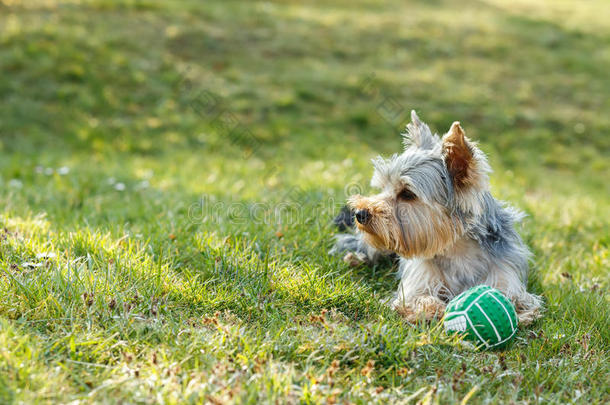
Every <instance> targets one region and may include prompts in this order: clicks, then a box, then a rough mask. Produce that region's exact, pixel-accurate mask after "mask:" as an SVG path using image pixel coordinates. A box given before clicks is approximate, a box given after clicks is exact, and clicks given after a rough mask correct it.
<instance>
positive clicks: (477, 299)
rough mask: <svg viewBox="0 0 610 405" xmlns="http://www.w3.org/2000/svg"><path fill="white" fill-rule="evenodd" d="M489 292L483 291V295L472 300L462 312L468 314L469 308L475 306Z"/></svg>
mask: <svg viewBox="0 0 610 405" xmlns="http://www.w3.org/2000/svg"><path fill="white" fill-rule="evenodd" d="M490 292H491V291H489V290H487V291H485V292H484V293H483V294H481V295H479V296H478V297H477V298H475V299H474V301H472V302H471V303H470V304H468V306H467V307H466V309H465V310H464V311H465V312H468V311H469V310H470V308H471V307H472V306H473V305H474V304H476V303H477V302H479V300H480V299H481V298H483V297H484V296H486V295H487V294H489V293H490Z"/></svg>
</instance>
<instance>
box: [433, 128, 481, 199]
mask: <svg viewBox="0 0 610 405" xmlns="http://www.w3.org/2000/svg"><path fill="white" fill-rule="evenodd" d="M443 156H444V158H445V164H446V165H447V170H448V171H449V173H450V174H451V177H452V178H453V184H454V186H455V187H456V188H457V189H464V188H467V187H469V186H478V187H483V186H484V184H485V183H486V181H487V173H488V172H489V166H488V164H487V160H486V159H485V155H483V153H482V152H481V151H480V150H479V149H478V148H477V147H476V145H475V144H474V143H473V142H471V141H470V140H468V138H466V135H465V133H464V130H463V129H462V127H461V126H460V123H459V122H458V121H456V122H454V123H453V124H451V128H450V129H449V132H447V134H445V136H444V137H443Z"/></svg>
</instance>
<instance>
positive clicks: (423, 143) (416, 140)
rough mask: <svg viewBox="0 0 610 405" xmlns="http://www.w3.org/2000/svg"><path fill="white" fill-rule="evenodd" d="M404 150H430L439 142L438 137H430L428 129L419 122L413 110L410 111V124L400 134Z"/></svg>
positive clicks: (430, 133)
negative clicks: (404, 131)
mask: <svg viewBox="0 0 610 405" xmlns="http://www.w3.org/2000/svg"><path fill="white" fill-rule="evenodd" d="M402 136H403V138H404V141H403V142H404V145H405V149H409V148H413V147H415V148H420V149H432V148H434V146H435V145H437V144H438V143H439V142H440V139H439V137H438V135H436V134H434V135H432V132H430V128H428V126H427V125H426V124H424V123H423V122H421V121H420V119H419V117H418V116H417V113H416V112H415V110H411V122H410V123H409V124H407V132H406V133H404V134H402Z"/></svg>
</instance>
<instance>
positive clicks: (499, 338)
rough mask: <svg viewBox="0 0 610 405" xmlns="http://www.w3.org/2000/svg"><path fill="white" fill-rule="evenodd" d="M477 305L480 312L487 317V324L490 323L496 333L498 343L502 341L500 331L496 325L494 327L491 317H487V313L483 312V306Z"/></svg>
mask: <svg viewBox="0 0 610 405" xmlns="http://www.w3.org/2000/svg"><path fill="white" fill-rule="evenodd" d="M476 305H477V308H479V311H481V312H482V313H483V315H484V316H485V319H487V322H489V324H490V325H491V327H492V328H493V330H494V332H495V333H496V337H497V338H498V342H499V341H500V340H502V337H500V334H499V333H498V330H497V329H496V325H494V323H493V322H492V321H491V319H489V316H487V313H485V311H483V308H481V306H480V305H479V304H476Z"/></svg>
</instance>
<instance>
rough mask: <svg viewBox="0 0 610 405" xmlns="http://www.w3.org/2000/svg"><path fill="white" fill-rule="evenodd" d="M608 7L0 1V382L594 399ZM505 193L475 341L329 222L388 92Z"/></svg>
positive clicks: (384, 147) (163, 399)
mask: <svg viewBox="0 0 610 405" xmlns="http://www.w3.org/2000/svg"><path fill="white" fill-rule="evenodd" d="M608 15H610V3H608V2H607V1H605V0H590V1H558V0H557V1H555V0H544V1H537V2H529V1H526V0H519V1H508V0H480V1H476V0H467V1H461V2H450V1H442V0H435V1H423V0H422V1H408V2H405V1H398V0H388V1H373V0H337V1H330V0H329V1H306V2H305V1H297V0H284V1H265V2H264V1H247V0H243V1H237V0H216V1H211V0H205V1H197V0H190V1H188V0H175V1H163V0H80V1H79V0H65V1H60V0H0V402H1V403H12V402H14V403H57V402H59V403H68V402H72V401H76V402H79V403H185V402H186V403H203V402H209V403H213V404H217V403H225V402H241V403H335V402H336V403H391V402H403V403H409V402H418V401H420V402H422V403H455V402H460V401H463V402H469V403H510V402H515V403H538V402H540V403H566V402H575V403H603V402H606V403H607V402H608V401H610V382H609V380H610V378H609V375H610V356H609V354H610V296H609V294H608V288H609V278H610V277H609V267H610V259H609V253H608V244H609V240H610V231H609V229H610V221H609V218H610V200H609V195H610V182H609V180H608V179H609V178H610V97H609V95H610V74H609V73H608V66H610V22H609V20H608ZM412 108H413V109H416V110H417V111H418V113H419V115H420V117H421V118H422V119H423V120H424V121H426V122H428V123H429V124H430V126H431V127H432V128H433V129H434V130H436V131H438V132H445V131H446V130H447V129H448V128H449V125H450V124H451V122H453V121H455V120H459V121H461V123H462V125H463V127H464V128H465V130H466V132H467V134H468V136H469V137H471V138H472V139H475V140H477V141H478V142H479V143H480V145H481V148H482V149H483V150H484V151H485V152H486V153H487V154H488V155H489V158H490V162H491V164H492V167H493V168H494V174H493V176H492V189H493V192H494V194H495V195H496V196H497V197H498V198H500V199H504V200H507V201H510V202H511V203H513V204H514V205H516V206H517V207H519V208H520V209H522V210H524V211H525V212H526V213H527V214H528V217H527V219H526V221H525V222H524V223H523V225H522V226H521V227H520V232H521V234H522V235H523V237H524V238H525V240H526V241H527V243H528V245H529V246H530V248H531V249H532V251H533V253H534V257H533V260H532V263H531V267H532V276H531V278H530V288H531V289H532V290H533V291H535V292H536V293H538V294H541V295H542V296H543V297H544V299H545V305H546V308H547V310H546V313H545V316H544V317H543V318H542V319H541V320H539V321H537V322H536V323H535V324H533V325H532V326H530V327H527V328H522V329H521V330H520V331H519V333H518V336H517V338H516V341H515V342H514V344H513V345H512V346H510V347H509V348H508V349H507V350H505V351H501V352H477V351H473V350H472V349H469V348H467V347H464V346H463V345H461V344H460V342H459V341H458V340H457V339H454V338H449V337H447V336H446V335H445V334H444V333H443V331H442V326H441V325H439V324H437V323H433V324H431V325H417V326H413V325H409V324H407V323H406V322H405V321H404V320H402V319H401V318H400V317H399V316H398V315H396V314H395V313H393V312H392V311H391V310H390V309H388V308H387V307H385V306H384V305H383V304H382V303H381V300H383V299H385V298H387V297H389V296H390V295H391V294H392V293H393V291H394V290H395V288H396V286H397V281H396V279H395V276H394V272H395V268H394V267H393V265H392V263H390V262H387V263H384V264H381V265H377V266H376V267H374V268H367V267H364V266H363V267H356V268H351V267H349V266H348V265H347V264H345V263H343V262H342V261H341V260H340V258H337V257H333V256H329V255H328V253H327V252H328V250H329V249H330V247H331V246H332V243H333V236H334V235H335V234H336V233H337V230H336V229H335V228H334V227H333V226H332V224H331V220H332V218H333V216H334V215H335V214H336V213H337V212H338V211H339V210H340V208H341V206H342V204H343V202H344V201H345V199H346V197H347V195H348V194H350V193H351V192H354V191H356V190H362V192H364V193H366V192H368V191H369V186H368V181H369V178H370V176H371V174H372V167H371V164H370V159H371V158H373V157H375V156H376V155H377V154H382V155H386V156H387V155H390V154H392V153H395V152H399V151H400V147H401V138H400V135H399V134H400V132H401V131H402V129H403V127H404V124H405V122H406V120H407V117H408V113H409V111H410V109H412Z"/></svg>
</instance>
